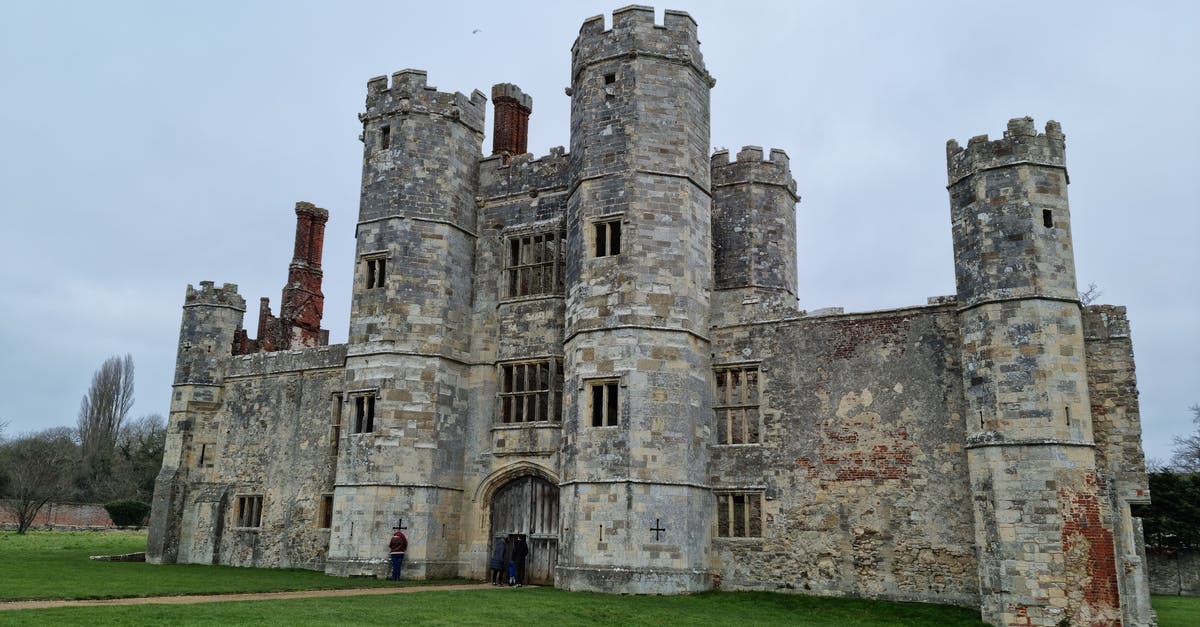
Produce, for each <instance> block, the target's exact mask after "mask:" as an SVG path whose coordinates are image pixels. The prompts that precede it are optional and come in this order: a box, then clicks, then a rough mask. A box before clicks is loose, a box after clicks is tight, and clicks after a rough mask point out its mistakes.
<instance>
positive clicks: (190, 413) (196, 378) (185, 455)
mask: <svg viewBox="0 0 1200 627" xmlns="http://www.w3.org/2000/svg"><path fill="white" fill-rule="evenodd" d="M245 313H246V300H245V299H244V298H242V297H241V295H239V294H238V292H237V286H236V285H233V284H232V283H226V284H224V285H223V286H221V287H216V286H214V285H213V282H212V281H201V282H200V288H199V289H196V288H193V287H192V286H191V285H189V286H188V287H187V294H186V295H185V296H184V302H183V322H182V323H181V324H180V327H179V347H178V352H177V353H176V358H175V383H174V385H172V389H171V392H172V394H171V414H170V417H169V420H168V423H167V440H166V444H165V448H164V450H163V467H162V470H161V471H159V473H158V478H157V480H156V482H155V484H154V509H153V512H152V516H151V519H150V533H149V538H148V540H147V544H146V559H147V561H150V562H155V563H173V562H175V561H177V559H178V557H179V556H178V552H179V549H180V544H181V542H180V539H181V538H180V533H181V529H180V527H181V522H182V518H183V507H184V502H183V498H184V494H185V491H186V488H187V484H188V481H189V479H190V477H189V475H190V474H191V473H192V472H193V471H192V469H193V468H196V467H200V468H203V467H204V466H205V457H209V458H211V457H212V456H214V455H215V454H216V450H215V449H216V442H217V438H218V433H217V430H218V425H217V423H216V421H215V415H216V412H217V410H218V409H220V407H221V403H222V402H223V400H224V399H223V398H222V397H223V394H222V392H223V384H224V379H225V366H224V364H225V361H226V358H227V357H229V355H230V354H231V353H232V351H233V347H234V338H235V337H236V336H237V335H239V334H240V331H241V327H242V318H243V316H244V315H245ZM224 506H225V495H224V494H223V493H222V494H216V495H214V496H213V498H212V499H210V500H209V501H208V506H207V507H200V508H198V509H197V512H196V513H197V516H196V520H195V521H194V522H195V524H196V525H197V526H205V527H206V528H209V529H212V528H216V529H219V528H220V519H221V517H222V516H223V515H224ZM205 515H207V520H201V518H202V517H203V516H205ZM186 544H187V545H188V546H189V548H191V547H192V546H194V545H193V544H192V543H186ZM200 544H201V545H203V543H200ZM207 548H208V555H207V559H202V557H204V556H198V555H192V556H189V557H190V558H191V561H200V562H207V563H211V562H212V561H213V553H212V552H213V550H214V549H215V546H214V543H213V542H209V543H208V545H207Z"/></svg>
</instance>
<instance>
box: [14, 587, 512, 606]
mask: <svg viewBox="0 0 1200 627" xmlns="http://www.w3.org/2000/svg"><path fill="white" fill-rule="evenodd" d="M490 587H491V586H490V585H489V584H486V583H465V584H451V585H439V586H397V587H395V588H347V589H343V590H294V591H290V592H248V593H244V594H207V595H177V596H169V597H126V598H122V599H71V600H58V601H51V600H39V601H0V611H4V610H41V609H46V608H51V607H86V606H96V605H144V604H149V603H164V604H175V605H179V604H187V603H220V602H223V601H268V600H273V599H312V598H317V597H349V596H358V595H364V594H405V593H408V592H428V591H431V590H483V589H485V588H490Z"/></svg>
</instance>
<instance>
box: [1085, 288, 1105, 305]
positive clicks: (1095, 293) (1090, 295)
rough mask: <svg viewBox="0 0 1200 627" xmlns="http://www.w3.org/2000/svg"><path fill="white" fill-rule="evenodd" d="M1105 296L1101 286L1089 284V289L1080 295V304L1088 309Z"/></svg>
mask: <svg viewBox="0 0 1200 627" xmlns="http://www.w3.org/2000/svg"><path fill="white" fill-rule="evenodd" d="M1103 295H1104V292H1102V291H1100V286H1099V285H1096V284H1095V283H1088V286H1087V289H1086V290H1084V291H1082V292H1080V293H1079V302H1080V304H1082V305H1083V306H1084V307H1087V306H1088V305H1090V304H1092V303H1094V302H1096V299H1098V298H1100V297H1101V296H1103Z"/></svg>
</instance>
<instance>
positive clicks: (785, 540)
mask: <svg viewBox="0 0 1200 627" xmlns="http://www.w3.org/2000/svg"><path fill="white" fill-rule="evenodd" d="M714 339H715V342H714V349H713V352H714V357H713V368H714V369H719V368H727V367H739V366H740V367H743V368H744V367H754V368H756V369H757V372H758V377H759V378H758V385H759V390H760V392H759V396H758V398H759V403H760V404H759V407H758V412H757V413H758V415H759V416H760V419H761V425H760V429H761V433H762V441H761V442H759V443H755V442H751V443H746V444H733V445H720V444H717V443H716V441H715V440H714V441H713V442H712V443H710V444H711V445H712V450H713V463H712V472H711V475H712V479H711V481H712V488H713V490H714V491H715V492H716V493H717V494H718V495H720V494H722V493H725V492H731V493H744V494H750V495H761V496H762V512H761V515H762V532H761V536H760V537H723V536H727V535H728V534H722V532H721V529H720V528H717V529H714V531H713V536H714V537H713V562H712V563H713V571H714V573H716V574H717V575H719V576H720V578H721V587H722V588H725V589H754V590H786V591H798V592H805V593H810V594H824V595H834V596H843V595H846V596H861V597H866V598H881V599H897V600H905V601H924V602H937V603H955V604H959V605H965V606H977V604H978V588H977V586H978V580H977V576H976V560H975V544H974V542H975V536H974V524H973V517H972V515H971V507H970V503H971V493H970V486H969V483H968V481H967V458H966V452H965V448H964V445H963V442H964V439H965V428H964V424H963V420H964V417H963V409H964V407H963V401H962V379H961V374H960V368H961V363H960V361H959V355H958V329H957V321H956V319H955V315H954V309H953V306H952V305H938V306H933V307H919V308H912V309H901V310H894V311H884V312H872V313H865V314H853V315H834V316H823V317H793V318H791V319H785V320H780V321H770V322H765V323H762V324H743V325H735V326H727V327H721V328H718V329H717V330H716V333H715V336H714ZM718 411H719V410H718Z"/></svg>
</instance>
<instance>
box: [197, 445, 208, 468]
mask: <svg viewBox="0 0 1200 627" xmlns="http://www.w3.org/2000/svg"><path fill="white" fill-rule="evenodd" d="M206 453H208V445H207V444H201V445H200V461H199V462H197V463H196V465H197V466H199V467H201V468H203V467H204V456H205V454H206Z"/></svg>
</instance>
